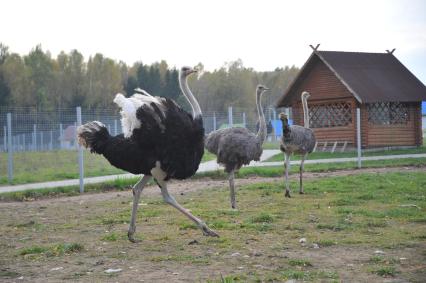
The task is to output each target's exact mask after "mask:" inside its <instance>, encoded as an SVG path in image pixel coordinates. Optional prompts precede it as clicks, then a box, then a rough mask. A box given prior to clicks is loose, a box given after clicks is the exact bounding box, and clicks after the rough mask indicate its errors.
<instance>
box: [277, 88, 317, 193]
mask: <svg viewBox="0 0 426 283" xmlns="http://www.w3.org/2000/svg"><path fill="white" fill-rule="evenodd" d="M309 96H310V94H309V92H306V91H304V92H303V93H302V95H301V98H302V107H303V120H304V127H302V126H298V125H292V126H290V125H289V124H288V118H287V116H286V115H285V114H284V113H280V115H279V116H280V119H281V121H282V123H283V137H282V138H281V144H280V149H281V151H282V152H284V158H285V162H284V167H285V184H286V189H285V196H286V197H290V187H289V183H288V170H289V167H290V156H291V154H292V153H298V154H301V156H302V160H301V161H300V188H299V193H300V194H303V193H304V191H303V183H302V178H303V168H304V167H303V164H304V162H305V159H306V157H307V156H308V154H309V153H311V152H312V151H313V149H314V147H315V141H316V139H315V135H314V131H312V129H310V128H309V109H308V102H307V99H308V98H309Z"/></svg>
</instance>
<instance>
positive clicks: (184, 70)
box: [180, 66, 198, 77]
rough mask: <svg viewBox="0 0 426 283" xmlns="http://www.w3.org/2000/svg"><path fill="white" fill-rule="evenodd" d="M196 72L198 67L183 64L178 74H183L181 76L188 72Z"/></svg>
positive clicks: (185, 75) (186, 74) (187, 74)
mask: <svg viewBox="0 0 426 283" xmlns="http://www.w3.org/2000/svg"><path fill="white" fill-rule="evenodd" d="M196 72H198V69H197V68H195V67H194V68H191V67H188V66H183V67H182V68H181V69H180V74H181V76H183V77H187V76H189V75H190V74H192V73H196Z"/></svg>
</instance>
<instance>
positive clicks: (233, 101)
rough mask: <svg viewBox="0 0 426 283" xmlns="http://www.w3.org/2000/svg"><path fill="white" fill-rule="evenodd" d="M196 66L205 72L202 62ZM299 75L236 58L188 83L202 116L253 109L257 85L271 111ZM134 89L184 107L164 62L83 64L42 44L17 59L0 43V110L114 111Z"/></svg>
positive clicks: (174, 73) (173, 73) (97, 60)
mask: <svg viewBox="0 0 426 283" xmlns="http://www.w3.org/2000/svg"><path fill="white" fill-rule="evenodd" d="M179 67H180V66H179ZM198 67H199V68H200V69H203V65H202V63H199V64H198ZM298 70H299V69H298V68H297V67H295V66H291V67H289V66H286V67H283V68H276V69H275V70H273V71H268V72H258V71H255V70H254V69H252V68H247V67H245V66H244V64H243V62H242V60H240V59H238V60H235V61H232V62H227V63H225V64H223V66H222V67H220V68H219V69H215V70H213V71H206V72H204V73H203V75H202V76H201V77H200V78H197V77H196V76H192V77H191V78H190V82H189V84H190V86H191V89H192V91H193V93H194V95H195V96H196V97H197V99H198V101H199V103H200V106H201V109H202V110H203V111H226V109H227V107H228V106H233V107H236V108H244V109H255V95H254V91H255V88H256V85H257V84H259V83H262V84H264V85H266V86H268V87H269V88H271V92H270V93H268V94H266V95H264V103H263V104H264V106H265V107H271V106H273V104H274V103H275V101H276V100H277V99H278V97H279V96H280V95H282V93H283V92H284V90H285V89H286V87H287V86H288V85H289V83H290V82H291V81H292V80H293V78H294V77H295V75H296V74H297V72H298ZM136 87H140V88H142V89H145V90H146V91H148V92H149V93H151V94H152V95H158V96H164V97H169V98H172V99H175V100H177V102H178V103H180V104H181V105H183V106H184V107H188V105H186V102H185V100H184V99H183V97H182V95H181V91H180V88H179V82H178V69H177V68H176V67H171V66H169V65H168V64H167V62H166V61H164V60H163V61H160V62H156V63H153V64H150V65H147V64H143V63H142V62H135V63H134V64H133V65H131V66H129V65H127V64H126V63H124V62H122V61H116V60H113V59H111V58H108V57H105V56H104V55H102V54H100V53H97V54H95V55H94V56H90V57H89V58H88V59H87V60H85V58H84V56H83V55H82V54H81V53H80V52H79V51H77V50H72V51H70V52H69V53H65V52H63V51H62V52H61V53H60V54H58V56H56V58H52V56H51V54H50V53H49V52H48V51H44V50H43V49H42V47H41V45H37V46H36V47H35V48H33V49H32V50H31V51H30V52H29V53H28V54H27V55H23V56H21V55H19V54H17V53H13V52H12V51H10V50H9V48H8V47H7V46H6V45H4V44H2V43H0V106H6V107H34V108H37V109H43V110H53V109H58V108H70V107H76V106H82V107H85V108H87V109H102V108H113V107H114V106H113V103H112V100H113V97H114V95H115V94H116V93H118V92H122V93H125V94H126V95H127V96H129V95H132V94H133V90H134V89H135V88H136Z"/></svg>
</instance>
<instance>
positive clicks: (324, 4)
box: [0, 0, 426, 84]
mask: <svg viewBox="0 0 426 283" xmlns="http://www.w3.org/2000/svg"><path fill="white" fill-rule="evenodd" d="M0 7H1V10H2V12H1V17H0V42H2V43H3V44H6V45H7V46H9V49H10V50H11V51H13V52H17V53H19V54H21V55H23V54H28V52H29V51H30V50H31V49H32V48H34V47H35V46H36V45H37V44H41V45H42V47H43V49H44V50H49V51H50V52H51V54H52V56H56V55H57V54H58V53H59V52H60V51H62V50H63V51H65V52H69V51H71V50H72V49H77V50H78V51H80V52H81V53H83V55H84V56H85V58H86V59H87V58H88V57H89V56H90V55H94V54H96V53H102V54H104V55H105V56H107V57H110V58H113V59H115V60H122V61H124V62H126V63H128V64H130V65H131V64H133V63H134V62H136V61H142V62H143V63H145V64H151V63H153V62H158V61H160V60H166V61H167V62H168V63H169V65H171V66H176V67H180V66H182V65H195V64H197V63H199V62H201V63H203V64H204V66H205V69H207V70H213V69H217V68H220V67H221V66H222V65H223V64H224V63H225V62H229V61H234V60H236V59H241V60H242V61H243V63H244V65H245V66H246V67H252V68H254V69H255V70H258V71H267V70H273V69H275V68H276V67H284V66H286V65H289V66H291V65H295V66H298V67H301V66H302V65H303V64H304V62H305V61H306V60H307V58H308V57H309V55H310V53H311V51H312V50H311V49H310V47H309V44H312V45H316V44H318V43H320V44H321V45H320V47H319V50H338V51H360V52H385V50H386V49H393V48H396V51H395V53H394V55H395V56H396V57H397V58H398V59H399V60H400V61H401V62H402V63H403V64H405V65H406V66H407V67H408V69H410V70H411V71H412V72H413V73H414V74H415V75H416V76H417V77H418V78H419V79H420V80H421V81H422V82H423V83H424V84H426V1H422V0H410V1H400V0H374V1H372V0H368V1H365V0H355V1H351V0H347V1H341V0H340V1H337V0H336V1H334V0H322V1H314V0H313V1H308V0H302V1H286V0H245V1H244V0H241V1H240V0H174V1H173V0H151V1H145V0H139V1H137V0H135V1H133V0H120V1H105V0H104V1H98V0H72V1H69V0H38V1H31V0H26V1H24V0H1V2H0Z"/></svg>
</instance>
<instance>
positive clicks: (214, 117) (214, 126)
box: [213, 112, 216, 131]
mask: <svg viewBox="0 0 426 283" xmlns="http://www.w3.org/2000/svg"><path fill="white" fill-rule="evenodd" d="M213 131H216V112H213Z"/></svg>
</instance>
